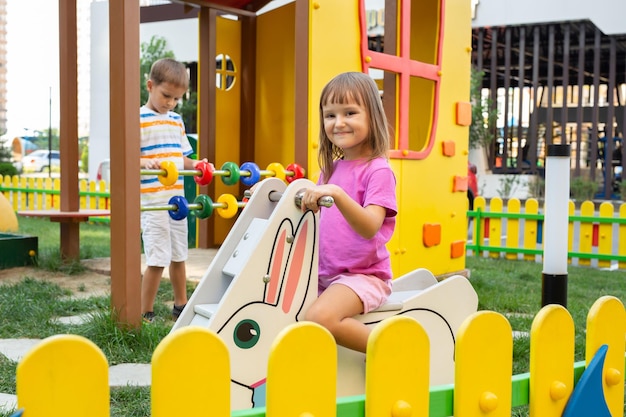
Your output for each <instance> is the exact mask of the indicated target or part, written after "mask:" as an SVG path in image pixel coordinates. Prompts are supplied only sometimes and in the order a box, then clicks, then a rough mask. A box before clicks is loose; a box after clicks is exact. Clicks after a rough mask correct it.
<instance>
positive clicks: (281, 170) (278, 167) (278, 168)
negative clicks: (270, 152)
mask: <svg viewBox="0 0 626 417" xmlns="http://www.w3.org/2000/svg"><path fill="white" fill-rule="evenodd" d="M266 170H267V171H274V178H278V179H279V180H283V181H285V178H286V177H287V176H286V175H285V167H284V166H282V164H280V163H278V162H272V163H271V164H269V165H268V166H267V168H266Z"/></svg>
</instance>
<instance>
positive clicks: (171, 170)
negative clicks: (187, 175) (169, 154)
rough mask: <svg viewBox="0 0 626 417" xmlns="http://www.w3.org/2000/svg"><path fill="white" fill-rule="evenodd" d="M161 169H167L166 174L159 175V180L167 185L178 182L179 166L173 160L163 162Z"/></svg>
mask: <svg viewBox="0 0 626 417" xmlns="http://www.w3.org/2000/svg"><path fill="white" fill-rule="evenodd" d="M161 169H162V170H164V171H165V174H163V175H159V182H160V183H161V184H163V185H165V186H170V185H174V184H176V181H178V168H176V164H175V163H174V162H172V161H163V162H161Z"/></svg>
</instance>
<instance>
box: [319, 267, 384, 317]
mask: <svg viewBox="0 0 626 417" xmlns="http://www.w3.org/2000/svg"><path fill="white" fill-rule="evenodd" d="M333 284H343V285H345V286H346V287H348V288H350V289H351V290H352V291H354V292H355V293H356V295H357V296H358V297H359V298H360V299H361V301H362V302H363V314H365V313H369V312H370V311H372V310H376V309H377V308H378V307H380V306H381V305H382V304H383V303H384V302H385V301H387V298H388V297H389V294H391V280H388V281H386V280H383V279H380V278H378V277H376V276H374V275H365V274H350V273H346V274H341V275H335V276H333V277H319V284H318V290H317V295H318V296H319V295H320V294H321V293H322V291H324V290H325V289H326V288H328V287H329V286H331V285H333Z"/></svg>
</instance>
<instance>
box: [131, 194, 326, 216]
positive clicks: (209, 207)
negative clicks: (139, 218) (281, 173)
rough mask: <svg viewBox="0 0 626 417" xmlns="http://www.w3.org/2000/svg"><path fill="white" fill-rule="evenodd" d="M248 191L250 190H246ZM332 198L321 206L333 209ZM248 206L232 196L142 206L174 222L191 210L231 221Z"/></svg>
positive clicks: (273, 196)
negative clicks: (162, 212)
mask: <svg viewBox="0 0 626 417" xmlns="http://www.w3.org/2000/svg"><path fill="white" fill-rule="evenodd" d="M246 191H248V190H246ZM250 195H251V194H250V193H249V191H248V193H244V196H245V197H244V198H249V197H250ZM281 197H282V194H281V193H279V192H273V193H270V195H269V200H270V201H273V202H277V201H278V200H280V198H281ZM301 199H302V196H301V195H300V194H298V195H296V200H295V204H296V206H298V207H299V206H300V202H301ZM333 203H334V202H333V199H332V197H322V198H321V199H320V201H319V205H320V206H322V207H331V206H332V205H333ZM245 206H246V201H245V199H244V200H243V201H238V200H237V198H236V197H235V196H234V195H232V194H222V195H220V196H219V197H218V199H217V202H213V200H211V197H209V196H208V195H206V194H200V195H198V196H197V197H196V198H195V200H194V202H193V203H191V204H190V203H189V202H188V201H187V199H186V198H185V197H183V196H179V195H177V196H174V197H172V198H171V199H170V201H169V202H168V204H166V205H161V206H142V207H141V210H142V211H159V210H167V211H168V213H169V215H170V217H171V218H172V219H174V220H182V219H184V218H186V217H187V216H188V215H189V212H190V210H193V213H194V214H195V216H196V217H197V218H199V219H206V218H208V217H211V215H212V214H213V212H216V213H217V214H218V215H219V216H220V217H222V218H224V219H230V218H232V217H234V216H235V215H236V214H237V211H238V209H239V208H244V207H245Z"/></svg>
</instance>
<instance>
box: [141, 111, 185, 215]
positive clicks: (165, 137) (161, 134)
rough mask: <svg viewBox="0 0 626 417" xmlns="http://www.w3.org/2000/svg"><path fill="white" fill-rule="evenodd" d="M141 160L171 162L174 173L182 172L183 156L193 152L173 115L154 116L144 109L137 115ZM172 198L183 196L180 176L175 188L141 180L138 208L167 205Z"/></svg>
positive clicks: (148, 177) (180, 121)
mask: <svg viewBox="0 0 626 417" xmlns="http://www.w3.org/2000/svg"><path fill="white" fill-rule="evenodd" d="M140 127H141V158H147V159H156V160H159V161H172V162H174V163H175V164H176V167H177V168H178V170H179V171H180V170H182V169H183V168H184V159H183V156H189V155H191V154H192V153H193V149H192V147H191V145H190V144H189V139H187V135H186V133H185V125H184V123H183V119H182V117H181V116H180V115H179V114H177V113H174V112H171V111H170V112H168V113H167V114H160V113H156V112H154V111H153V110H150V109H149V108H147V107H146V106H142V107H141V111H140ZM175 195H184V182H183V177H182V176H181V175H179V176H178V180H177V181H176V183H175V184H173V185H170V186H165V185H163V184H161V182H160V181H159V179H158V176H156V175H142V176H141V204H142V205H143V206H147V205H162V204H167V203H168V201H169V199H170V198H172V197H173V196H175Z"/></svg>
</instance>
